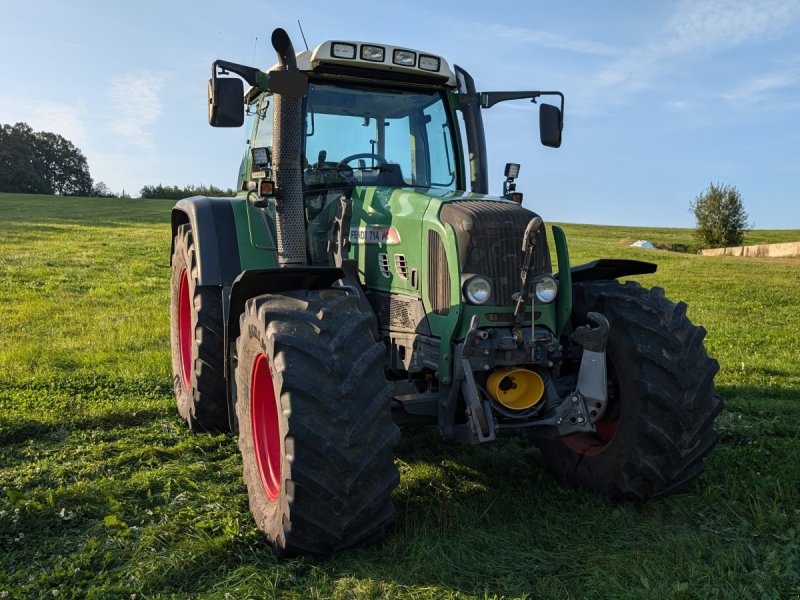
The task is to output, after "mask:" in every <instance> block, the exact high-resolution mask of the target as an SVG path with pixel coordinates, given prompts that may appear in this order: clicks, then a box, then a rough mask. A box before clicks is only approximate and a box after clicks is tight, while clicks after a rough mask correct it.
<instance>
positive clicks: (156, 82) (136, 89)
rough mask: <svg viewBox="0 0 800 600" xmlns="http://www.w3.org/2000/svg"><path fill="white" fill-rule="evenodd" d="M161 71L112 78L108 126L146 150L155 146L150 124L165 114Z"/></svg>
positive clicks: (109, 93)
mask: <svg viewBox="0 0 800 600" xmlns="http://www.w3.org/2000/svg"><path fill="white" fill-rule="evenodd" d="M163 83H164V78H163V77H162V76H161V75H156V74H150V73H138V74H133V75H126V76H123V77H116V78H114V79H112V80H111V86H110V88H109V89H108V92H107V95H108V98H109V101H110V106H109V108H110V110H111V112H112V116H111V118H110V120H109V123H108V129H109V131H111V132H112V133H114V134H117V135H119V136H122V137H123V138H125V139H126V141H127V142H128V143H129V144H132V145H133V146H136V147H138V148H140V149H142V150H153V149H155V142H154V140H153V132H152V130H151V128H150V125H152V124H153V123H155V122H156V120H157V119H158V117H159V116H160V115H161V99H160V98H159V92H160V91H161V87H162V85H163Z"/></svg>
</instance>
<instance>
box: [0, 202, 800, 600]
mask: <svg viewBox="0 0 800 600" xmlns="http://www.w3.org/2000/svg"><path fill="white" fill-rule="evenodd" d="M171 204H172V203H170V202H167V201H153V200H151V201H140V200H113V199H111V200H109V199H64V198H51V197H37V196H14V195H8V194H0V598H44V597H48V598H52V597H59V598H106V597H108V598H134V597H135V598H137V599H141V598H158V597H192V598H194V597H203V598H205V597H211V598H247V597H254V598H263V597H279V598H298V599H299V598H385V597H396V598H462V597H464V598H472V597H477V598H500V597H504V598H518V597H519V598H525V597H527V598H539V597H553V598H566V597H573V598H618V597H630V598H648V599H649V598H666V597H674V598H709V597H725V598H773V597H782V598H789V597H798V596H800V460H798V459H799V458H800V365H799V364H798V363H799V362H800V360H799V359H800V338H799V336H798V331H800V260H798V259H766V260H765V259H743V258H731V257H722V258H709V257H699V256H696V255H692V254H679V253H669V252H664V251H647V250H640V249H634V248H629V247H627V246H626V245H623V244H622V243H621V240H636V239H642V238H644V239H648V240H650V241H652V242H654V243H659V244H687V245H689V244H692V243H693V240H692V239H691V231H689V230H674V229H642V228H630V227H624V228H623V227H591V226H586V225H565V226H564V227H565V230H566V232H567V235H568V238H569V240H570V244H571V251H572V254H573V258H574V260H575V261H577V262H582V261H587V260H591V259H592V258H596V257H602V256H615V257H621V258H641V259H645V260H655V261H656V262H658V263H659V265H660V268H659V272H658V273H657V274H655V275H648V276H644V277H641V278H640V281H641V282H642V283H643V284H645V285H661V286H662V287H664V288H666V290H667V294H668V295H669V296H670V297H672V298H673V299H676V300H678V299H681V300H685V301H686V302H687V303H688V304H689V316H690V317H691V318H692V319H693V320H694V321H695V322H696V323H698V324H702V325H703V326H705V327H706V328H707V329H708V331H709V334H708V337H707V347H708V349H709V352H710V353H711V354H712V355H713V356H716V357H717V358H718V360H719V362H720V364H721V370H720V374H719V376H718V378H717V386H718V390H719V391H720V393H721V394H722V395H723V396H724V397H725V400H726V407H725V411H724V412H723V414H722V415H721V416H720V418H719V419H718V429H719V431H720V434H721V442H720V444H719V445H718V446H717V448H716V449H715V450H714V452H712V454H711V455H710V457H709V465H708V469H707V471H706V472H705V474H704V475H703V476H702V477H701V478H700V479H699V480H698V481H696V482H695V483H694V484H693V485H692V486H691V488H690V489H689V491H688V492H686V493H683V494H680V495H678V496H674V497H671V498H668V499H666V500H661V501H655V502H650V503H646V504H633V503H622V504H609V503H607V502H605V501H603V500H601V499H598V498H596V497H594V496H593V495H591V494H589V493H585V492H582V491H576V490H569V489H564V488H562V487H560V486H559V485H557V484H556V483H555V482H553V481H552V480H551V479H550V478H549V477H548V476H547V475H546V474H545V473H544V472H543V471H542V470H541V469H540V468H539V466H538V451H537V450H535V449H533V448H529V447H526V446H523V445H521V444H519V443H516V442H508V443H502V444H498V445H497V446H494V447H491V448H488V449H477V448H466V447H461V446H457V445H452V444H448V443H443V442H441V441H439V439H438V437H437V435H436V434H435V432H433V431H429V430H423V431H415V430H404V432H403V441H402V442H401V446H400V448H399V449H398V452H397V463H398V465H399V467H400V470H401V473H402V481H401V483H400V486H399V487H398V489H397V490H396V492H395V503H396V507H397V518H396V520H395V523H394V525H393V528H392V530H391V532H390V535H389V536H388V537H387V539H386V540H385V541H384V542H383V543H381V544H379V545H377V546H372V547H367V548H361V549H357V550H354V551H350V552H346V553H342V554H340V555H337V556H334V557H333V558H331V559H330V560H327V561H321V562H319V561H313V560H308V559H300V560H293V561H288V562H282V563H277V562H276V560H275V559H274V558H273V555H272V552H271V550H270V548H269V546H268V545H267V544H266V543H265V542H264V540H263V539H262V537H261V535H260V534H259V533H258V532H257V531H256V530H255V528H254V525H253V522H252V520H251V518H250V515H249V512H248V509H247V500H246V494H245V491H244V488H243V485H242V482H241V463H240V458H239V455H238V450H237V446H236V442H235V440H234V439H233V438H232V437H226V436H224V435H216V436H211V435H193V434H191V433H190V432H189V431H188V430H187V429H186V428H185V427H184V426H183V424H182V422H181V421H180V419H179V418H178V416H177V413H176V411H175V408H174V400H173V396H172V390H171V384H170V360H169V339H168V338H169V315H168V303H169V288H168V281H169V265H168V259H169V257H168V254H169V246H170V231H169V210H170V208H171ZM542 212H544V213H545V215H544V216H545V217H546V209H545V208H544V207H542ZM798 240H800V231H793V232H786V231H754V232H751V233H750V234H749V235H748V239H747V242H748V243H756V242H773V241H774V242H777V241H798Z"/></svg>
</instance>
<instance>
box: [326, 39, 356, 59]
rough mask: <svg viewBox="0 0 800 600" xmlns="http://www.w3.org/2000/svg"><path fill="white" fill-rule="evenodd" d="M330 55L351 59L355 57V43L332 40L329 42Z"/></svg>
mask: <svg viewBox="0 0 800 600" xmlns="http://www.w3.org/2000/svg"><path fill="white" fill-rule="evenodd" d="M331 56H333V57H334V58H347V59H350V60H353V59H355V57H356V45H355V44H348V43H346V42H333V43H332V44H331Z"/></svg>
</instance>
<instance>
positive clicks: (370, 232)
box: [350, 187, 551, 309]
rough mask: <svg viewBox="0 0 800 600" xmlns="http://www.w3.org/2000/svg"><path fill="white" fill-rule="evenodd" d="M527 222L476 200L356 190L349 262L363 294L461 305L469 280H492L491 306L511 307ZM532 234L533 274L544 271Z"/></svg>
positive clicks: (501, 203)
mask: <svg viewBox="0 0 800 600" xmlns="http://www.w3.org/2000/svg"><path fill="white" fill-rule="evenodd" d="M534 217H536V214H535V213H533V212H532V211H529V210H527V209H525V208H523V207H521V206H520V205H518V204H516V203H514V202H511V201H508V200H504V199H500V198H496V197H491V196H485V195H481V194H474V193H465V192H443V191H442V190H437V189H434V188H431V189H425V188H399V189H398V188H389V187H356V188H355V190H354V193H353V217H352V221H351V229H350V242H351V244H352V247H351V256H352V257H353V258H355V259H356V260H357V261H358V266H359V272H360V274H361V276H362V278H363V281H364V282H365V283H366V285H367V287H369V288H373V289H379V290H384V291H388V292H393V293H399V294H409V295H414V296H417V295H420V294H421V295H422V296H423V298H425V297H426V296H428V297H429V299H433V300H431V303H432V304H431V307H432V309H437V308H438V309H442V307H443V306H445V305H449V306H452V305H454V304H460V303H461V301H462V299H461V295H460V288H461V279H462V278H463V277H467V276H470V275H481V276H483V277H486V278H489V279H490V280H491V281H492V285H493V290H494V292H493V299H492V304H493V305H496V306H511V305H512V303H513V301H512V295H513V294H514V292H516V291H518V289H519V281H520V280H519V273H520V268H521V266H522V259H523V254H522V239H523V234H524V232H525V228H526V227H527V225H528V223H529V222H530V221H531V219H533V218H534ZM537 235H538V238H539V239H538V241H537V247H538V249H539V250H538V251H537V254H536V257H535V263H534V271H535V272H536V273H543V272H550V270H551V266H550V256H549V253H548V250H547V242H546V239H545V232H544V227H540V229H539V231H538V232H537ZM414 270H416V271H417V273H416V275H415V274H414V273H413V271H414ZM447 280H449V283H447ZM443 288H447V289H443ZM437 297H438V298H439V300H438V304H440V305H441V306H436V305H437V302H436V301H434V300H435V298H437Z"/></svg>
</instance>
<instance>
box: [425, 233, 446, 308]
mask: <svg viewBox="0 0 800 600" xmlns="http://www.w3.org/2000/svg"><path fill="white" fill-rule="evenodd" d="M428 294H429V295H430V297H429V300H430V303H431V307H432V308H433V312H434V313H436V314H437V315H442V316H447V315H448V314H449V313H450V271H449V270H448V268H447V254H446V253H445V250H444V244H443V243H442V238H441V236H440V235H439V234H438V233H436V232H435V231H433V230H431V231H429V232H428Z"/></svg>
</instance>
